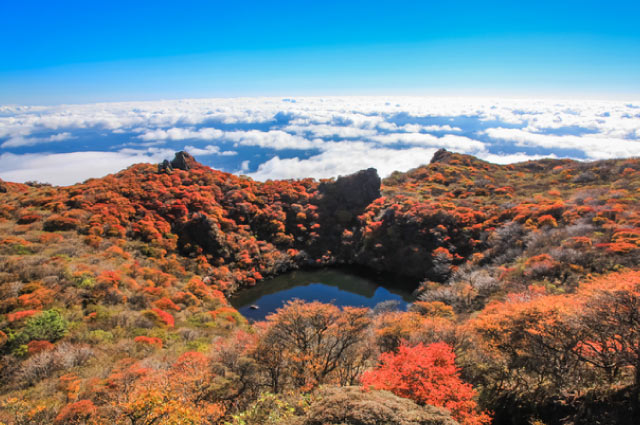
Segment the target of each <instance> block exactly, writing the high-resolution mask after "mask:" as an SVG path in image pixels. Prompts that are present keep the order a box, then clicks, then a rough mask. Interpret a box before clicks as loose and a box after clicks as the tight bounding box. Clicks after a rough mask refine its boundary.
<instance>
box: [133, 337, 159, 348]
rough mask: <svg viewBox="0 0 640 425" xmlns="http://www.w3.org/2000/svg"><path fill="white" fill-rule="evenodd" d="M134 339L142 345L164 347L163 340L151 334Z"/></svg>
mask: <svg viewBox="0 0 640 425" xmlns="http://www.w3.org/2000/svg"><path fill="white" fill-rule="evenodd" d="M133 340H134V341H135V342H137V343H139V344H142V345H148V346H151V347H157V348H162V340H161V339H160V338H156V337H151V336H137V337H135V338H133Z"/></svg>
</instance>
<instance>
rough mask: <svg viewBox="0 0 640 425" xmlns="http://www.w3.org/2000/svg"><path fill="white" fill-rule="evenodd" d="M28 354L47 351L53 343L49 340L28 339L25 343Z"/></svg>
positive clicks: (51, 347)
mask: <svg viewBox="0 0 640 425" xmlns="http://www.w3.org/2000/svg"><path fill="white" fill-rule="evenodd" d="M27 348H28V349H29V354H36V353H39V352H41V351H49V350H52V349H53V344H52V343H50V342H49V341H29V343H28V344H27Z"/></svg>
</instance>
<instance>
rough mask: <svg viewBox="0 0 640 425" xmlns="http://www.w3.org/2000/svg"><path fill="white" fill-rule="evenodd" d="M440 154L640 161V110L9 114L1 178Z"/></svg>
mask: <svg viewBox="0 0 640 425" xmlns="http://www.w3.org/2000/svg"><path fill="white" fill-rule="evenodd" d="M438 148H446V149H449V150H452V151H456V152H461V153H469V154H473V155H476V156H478V157H480V158H484V159H486V160H489V161H493V162H499V163H509V162H515V161H522V160H527V159H533V158H541V157H571V158H575V159H580V160H594V159H605V158H613V157H630V156H640V102H635V103H634V102H631V103H624V102H604V101H593V102H585V101H580V102H570V101H567V102H560V101H536V100H505V99H458V98H450V99H447V98H413V97H329V98H318V97H315V98H295V99H283V98H237V99H189V100H177V101H158V102H131V103H103V104H91V105H59V106H51V107H26V106H0V178H2V179H5V180H11V181H28V180H37V181H44V182H50V183H54V184H72V183H75V182H79V181H83V180H85V179H87V178H90V177H100V176H103V175H105V174H108V173H111V172H116V171H119V170H120V169H122V168H125V167H127V166H129V165H131V164H133V163H136V162H159V161H161V160H162V159H164V158H165V157H171V156H172V152H173V151H176V150H180V149H185V150H187V151H190V152H191V153H192V154H194V155H195V156H196V157H197V158H198V159H199V160H200V161H201V162H203V163H204V164H207V165H210V166H213V167H214V168H219V169H223V170H225V171H231V172H238V173H243V174H248V175H250V176H252V177H254V178H257V179H260V180H265V179H269V178H296V177H318V178H320V177H331V176H337V175H341V174H347V173H350V172H353V171H357V170H358V169H362V168H367V167H375V168H377V169H378V170H379V172H380V174H381V175H388V174H390V173H391V172H392V171H394V170H401V171H404V170H407V169H410V168H413V167H416V166H418V165H420V164H423V163H426V162H428V161H429V159H430V157H431V155H432V154H433V152H434V151H435V150H436V149H438Z"/></svg>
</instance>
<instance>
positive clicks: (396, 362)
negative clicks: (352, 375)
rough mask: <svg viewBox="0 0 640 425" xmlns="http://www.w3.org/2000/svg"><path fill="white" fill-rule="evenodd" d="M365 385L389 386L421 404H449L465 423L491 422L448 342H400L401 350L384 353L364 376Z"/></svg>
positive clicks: (452, 410)
mask: <svg viewBox="0 0 640 425" xmlns="http://www.w3.org/2000/svg"><path fill="white" fill-rule="evenodd" d="M362 384H363V385H364V386H365V387H373V388H375V389H379V390H387V391H391V392H392V393H394V394H396V395H398V396H400V397H405V398H409V399H411V400H414V401H415V402H417V403H419V404H423V405H424V404H429V405H432V406H439V407H445V408H447V409H449V410H450V411H451V414H452V416H453V417H454V418H455V419H456V420H458V421H459V422H460V423H461V424H463V425H479V424H486V423H489V422H490V420H491V418H490V417H489V416H488V415H487V414H486V413H482V412H478V410H477V403H476V402H475V401H474V400H473V397H474V396H475V391H474V390H473V388H472V387H471V385H470V384H467V383H465V382H463V381H462V379H460V376H459V373H458V369H457V367H456V365H455V354H454V352H453V349H452V348H451V346H449V345H448V344H445V343H442V342H437V343H434V344H430V345H427V346H424V345H422V344H418V345H416V346H414V347H410V346H408V345H406V344H402V345H400V347H398V351H397V352H395V353H394V352H387V353H383V354H382V355H380V365H379V366H378V367H377V368H376V369H372V370H369V371H367V372H365V373H364V374H363V376H362Z"/></svg>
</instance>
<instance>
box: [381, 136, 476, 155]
mask: <svg viewBox="0 0 640 425" xmlns="http://www.w3.org/2000/svg"><path fill="white" fill-rule="evenodd" d="M371 140H374V141H377V142H379V143H383V144H396V143H405V144H408V145H419V146H432V147H437V148H445V149H450V150H455V151H458V152H465V153H471V152H482V151H484V150H485V147H486V146H485V144H484V143H483V142H480V141H478V140H473V139H469V138H468V137H463V136H456V135H452V134H447V135H445V136H442V137H436V136H434V135H431V134H426V133H391V134H383V135H379V136H375V137H372V138H371Z"/></svg>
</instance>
